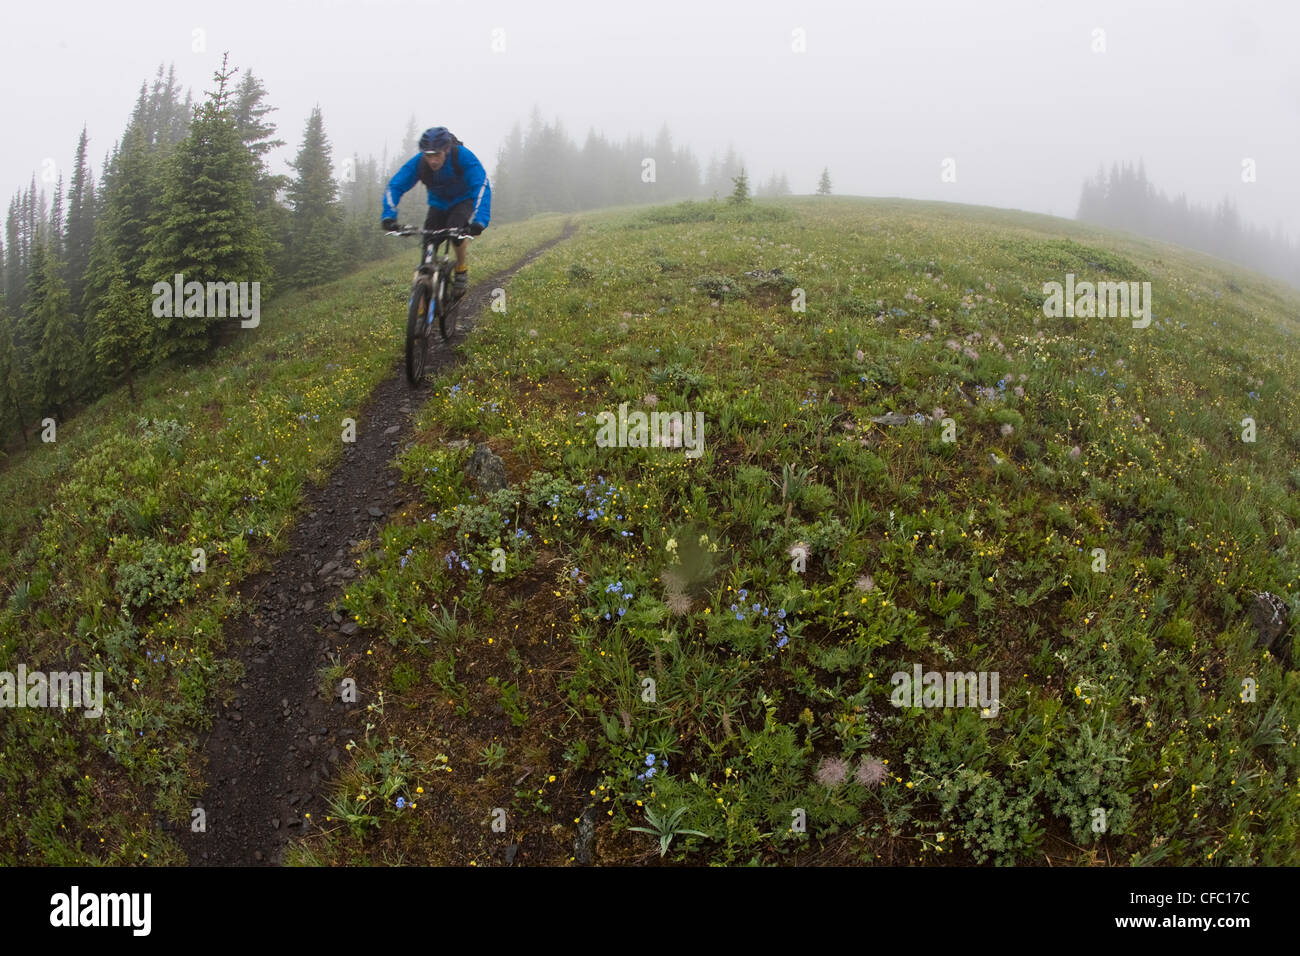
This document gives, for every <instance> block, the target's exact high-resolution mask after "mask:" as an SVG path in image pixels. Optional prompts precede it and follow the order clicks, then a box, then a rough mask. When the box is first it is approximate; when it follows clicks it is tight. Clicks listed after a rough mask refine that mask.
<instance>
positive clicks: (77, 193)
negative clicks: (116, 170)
mask: <svg viewBox="0 0 1300 956" xmlns="http://www.w3.org/2000/svg"><path fill="white" fill-rule="evenodd" d="M86 146H87V139H86V128H85V127H84V126H83V127H82V128H81V138H80V139H79V140H78V141H77V159H76V162H75V164H74V166H73V170H72V185H71V187H70V189H69V190H68V221H67V226H66V231H65V232H64V236H63V249H64V259H65V261H66V264H67V273H66V277H67V282H68V291H69V292H70V293H71V294H72V303H73V307H74V308H76V309H77V310H78V312H81V311H82V310H81V301H82V295H83V293H84V292H85V289H86V270H87V269H88V268H89V267H90V244H91V242H92V241H93V240H94V237H95V179H94V176H93V175H92V174H91V171H90V166H89V164H88V163H87V161H86ZM78 325H79V326H80V321H79V322H78ZM78 331H79V333H80V329H79V330H78Z"/></svg>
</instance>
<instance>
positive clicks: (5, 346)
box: [0, 302, 27, 442]
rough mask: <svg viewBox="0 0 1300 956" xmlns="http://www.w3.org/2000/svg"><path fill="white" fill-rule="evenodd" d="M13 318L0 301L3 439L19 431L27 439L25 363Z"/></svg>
mask: <svg viewBox="0 0 1300 956" xmlns="http://www.w3.org/2000/svg"><path fill="white" fill-rule="evenodd" d="M14 333H15V330H14V321H13V318H12V317H11V316H10V315H9V310H8V309H6V308H5V306H4V303H2V302H0V439H7V438H8V436H9V435H11V434H13V433H14V432H20V433H21V434H22V436H23V441H24V442H26V441H27V428H26V425H27V413H26V410H25V408H24V405H23V394H24V392H25V387H24V382H23V374H22V364H21V362H20V360H19V356H18V350H17V348H16V347H15V345H14Z"/></svg>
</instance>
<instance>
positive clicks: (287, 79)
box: [0, 0, 1300, 237]
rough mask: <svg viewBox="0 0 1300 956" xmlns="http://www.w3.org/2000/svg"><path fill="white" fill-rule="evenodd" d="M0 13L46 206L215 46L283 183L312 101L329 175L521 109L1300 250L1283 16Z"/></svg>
mask: <svg viewBox="0 0 1300 956" xmlns="http://www.w3.org/2000/svg"><path fill="white" fill-rule="evenodd" d="M3 17H4V29H3V31H0V55H2V56H3V62H4V67H3V96H2V98H0V102H2V103H3V105H2V106H0V114H2V116H3V131H4V132H3V138H4V144H5V145H4V149H3V152H2V154H0V189H2V191H3V194H4V198H5V200H6V201H7V199H8V197H9V196H10V195H11V194H12V193H13V192H14V191H16V190H18V189H20V188H22V187H24V186H26V185H27V184H28V182H29V181H30V177H31V176H32V174H33V173H36V174H37V182H38V186H39V185H45V186H46V188H47V190H48V189H49V188H50V186H52V183H51V184H45V183H42V182H41V173H42V171H43V170H46V169H51V168H55V169H57V170H58V171H60V172H62V173H63V175H64V182H65V186H66V183H67V180H68V174H69V170H70V167H71V163H72V158H73V152H74V149H75V147H76V141H77V136H78V134H79V132H80V129H81V127H82V125H83V123H84V124H86V125H87V127H88V130H89V135H90V155H91V157H92V159H93V165H94V171H95V175H96V177H97V178H98V177H99V176H100V175H101V174H102V166H103V157H104V156H105V154H106V153H107V152H108V151H109V150H110V149H111V147H112V145H113V141H114V139H115V138H116V137H117V136H119V135H120V133H121V130H122V129H123V127H124V125H125V123H126V120H127V118H128V115H129V113H130V110H131V107H132V105H133V103H134V101H135V98H136V95H137V93H138V90H139V87H140V83H141V81H142V80H145V79H146V78H149V79H151V78H152V77H153V74H154V72H155V70H156V69H157V67H158V65H159V64H160V63H163V64H172V63H174V64H175V67H176V70H177V74H178V77H179V79H180V81H181V82H182V83H183V84H184V85H185V86H187V87H189V88H191V89H192V90H193V92H194V94H195V98H196V100H198V99H200V98H201V96H202V92H203V91H204V90H205V89H208V88H210V87H211V86H212V83H211V77H212V73H213V71H214V70H215V69H216V68H217V67H218V66H219V65H220V63H221V56H222V52H223V51H229V53H230V57H231V62H232V64H233V65H236V66H239V67H241V68H244V69H251V70H252V71H253V72H254V73H255V74H256V75H257V76H258V77H259V78H260V79H261V80H262V81H263V83H264V84H265V86H266V88H267V90H268V93H269V101H270V102H271V104H272V105H274V106H276V107H277V112H275V113H274V114H272V116H271V118H272V119H273V120H274V121H275V122H276V123H277V124H278V126H279V135H280V137H281V138H283V139H284V140H285V141H286V144H287V145H286V146H285V147H283V148H281V149H279V150H278V151H277V152H276V153H275V154H274V160H275V161H274V164H273V165H274V166H275V168H276V170H277V171H286V170H287V167H286V165H285V164H286V163H287V161H288V160H289V159H290V158H291V157H292V156H293V153H294V151H295V149H296V147H297V143H298V141H299V139H300V138H301V135H302V131H303V126H304V124H305V122H306V119H307V115H308V112H309V111H310V109H311V108H312V106H313V105H314V104H319V105H320V106H321V108H322V111H323V114H324V119H325V130H326V133H327V134H328V136H329V138H330V140H331V142H332V143H333V145H334V155H335V157H336V158H337V157H339V156H343V155H348V154H351V153H353V152H357V153H359V154H361V155H363V156H365V155H367V154H373V155H374V156H376V157H378V156H380V155H381V154H382V152H383V150H384V149H385V147H387V149H388V156H389V160H390V164H391V165H392V167H393V169H394V170H395V169H396V166H397V161H396V157H397V156H398V153H399V152H400V150H399V144H400V143H401V141H402V138H403V134H404V132H405V129H406V125H407V121H408V119H409V118H410V117H411V116H412V115H414V116H415V120H416V123H417V125H418V126H419V127H420V128H424V127H427V126H434V125H445V126H448V127H450V128H451V129H452V131H453V132H455V133H456V135H457V136H459V137H460V139H461V140H463V141H464V142H465V144H466V145H467V146H469V147H470V148H471V149H472V150H473V151H474V152H475V153H476V154H478V155H479V156H480V157H482V158H483V160H484V162H485V164H486V165H487V166H488V169H489V172H491V170H492V167H493V165H494V163H495V159H496V156H497V150H498V148H499V146H500V145H501V143H502V141H503V140H504V138H505V136H506V134H507V133H508V132H509V130H510V127H511V126H512V125H513V124H514V123H515V122H516V121H520V122H524V123H525V124H526V122H527V118H528V114H529V112H530V111H531V109H532V108H533V106H537V107H538V108H539V109H540V111H541V113H542V115H543V117H544V118H546V119H547V120H551V119H558V120H560V121H561V122H562V123H563V125H564V128H565V130H566V131H567V132H568V133H569V134H570V135H571V136H573V137H574V138H575V139H576V140H577V141H578V143H579V144H580V143H581V142H582V139H583V137H584V136H585V135H586V132H587V130H588V129H589V128H592V127H594V128H596V129H597V130H599V131H601V132H603V133H605V134H606V135H607V136H609V137H610V138H612V139H616V140H618V139H622V138H623V137H624V136H625V135H627V134H636V133H643V134H645V135H646V136H647V137H653V135H654V133H655V131H656V130H657V129H658V127H659V126H660V125H662V124H663V123H667V124H668V126H669V128H670V130H671V132H672V134H673V138H674V141H675V142H676V143H677V144H679V145H686V146H688V147H689V148H690V149H691V150H692V151H693V152H694V153H695V155H696V156H697V157H698V158H699V159H700V161H701V163H702V164H706V163H707V162H708V159H709V156H710V153H711V152H714V151H716V152H718V153H719V154H720V153H721V152H722V151H724V150H725V149H726V148H727V147H728V145H733V146H734V147H735V148H736V150H737V151H738V152H739V153H740V154H741V155H742V156H743V157H744V160H745V164H746V167H747V169H748V171H749V174H750V178H751V181H754V182H757V181H760V180H762V179H765V178H766V177H767V176H768V175H770V174H771V173H774V172H778V173H779V172H785V173H786V174H787V176H788V178H789V183H790V186H791V188H792V190H793V191H794V192H795V193H810V192H812V191H813V190H814V189H815V187H816V184H817V177H818V175H819V174H820V172H821V169H822V168H823V167H828V168H829V170H830V174H831V179H832V182H833V184H834V192H835V193H837V194H841V195H844V194H855V195H870V196H906V197H914V198H921V199H943V200H951V201H954V202H963V203H977V204H983V205H991V206H1003V207H1012V208H1019V209H1026V210H1032V211H1038V212H1045V213H1051V214H1054V215H1060V216H1073V215H1074V214H1075V211H1076V209H1077V207H1078V203H1079V196H1080V188H1081V185H1082V182H1083V180H1084V178H1085V177H1087V176H1089V175H1091V174H1093V173H1095V172H1096V170H1097V167H1098V165H1099V164H1105V165H1106V166H1107V167H1109V166H1110V164H1111V163H1112V162H1122V161H1125V160H1130V161H1134V162H1136V161H1137V160H1139V159H1141V160H1144V161H1145V165H1146V172H1147V175H1148V177H1149V178H1150V180H1151V181H1152V182H1153V183H1154V185H1155V186H1156V187H1157V188H1158V189H1160V190H1162V191H1164V192H1166V193H1168V194H1170V195H1176V194H1178V193H1186V195H1187V197H1188V199H1189V200H1190V201H1191V202H1193V203H1197V202H1199V203H1205V204H1213V203H1217V202H1219V201H1220V200H1222V199H1224V198H1229V199H1231V200H1233V201H1234V202H1235V203H1236V204H1237V208H1238V211H1239V212H1240V214H1241V217H1242V219H1243V220H1244V221H1245V222H1247V223H1251V224H1255V225H1260V226H1264V227H1266V228H1268V229H1270V230H1271V229H1274V228H1276V227H1279V226H1280V227H1281V228H1282V229H1283V230H1285V232H1286V233H1287V234H1288V235H1290V236H1292V237H1295V236H1296V235H1297V234H1298V233H1300V230H1298V229H1297V226H1298V225H1300V183H1298V182H1297V178H1296V175H1295V173H1296V171H1297V170H1300V145H1298V143H1297V139H1298V137H1297V129H1300V126H1298V124H1297V119H1298V118H1300V117H1298V116H1297V113H1298V112H1300V58H1298V57H1297V56H1296V55H1295V52H1294V50H1293V49H1292V44H1293V43H1294V38H1295V37H1296V35H1297V33H1298V32H1300V31H1298V30H1297V27H1300V6H1297V5H1296V4H1294V3H1289V2H1283V0H1275V2H1256V3H1251V2H1237V3H1232V4H1224V3H1217V4H1215V3H1178V2H1164V3H1162V2H1152V0H1145V2H1131V0H1126V2H1088V3H1079V2H1061V3H1044V2H1042V0H1025V2H1012V0H984V2H980V3H969V2H965V0H950V2H905V3H898V2H890V3H876V2H870V3H862V2H855V3H812V2H805V3H798V4H790V3H775V2H755V0H746V2H743V3H730V4H722V3H711V4H699V3H675V2H661V3H655V4H646V5H625V6H614V5H611V4H609V3H603V2H569V3H562V4H536V3H526V2H477V0H476V2H466V0H450V2H440V3H421V2H414V0H388V2H366V3H360V2H356V0H352V2H337V0H334V2H311V3H306V2H302V3H297V2H272V0H263V2H256V3H254V2H249V0H231V2H226V3H220V4H215V3H206V4H195V3H177V2H172V0H167V2H144V3H132V4H131V5H130V6H129V7H125V6H119V5H114V4H102V3H94V4H91V3H82V2H73V3H70V4H66V5H59V6H57V7H53V6H50V5H44V4H32V3H27V4H23V5H21V6H17V5H13V4H11V5H8V6H7V8H6V10H5V13H4V15H3ZM196 31H201V32H196ZM798 31H802V32H798ZM1097 31H1104V33H1098V32H1097ZM801 44H802V45H803V46H804V49H803V50H802V52H800V51H799V49H798V48H799V46H800V45H801ZM494 46H495V47H496V48H495V49H494ZM1103 47H1104V49H1103ZM196 48H199V49H197V50H196ZM945 159H952V160H953V161H954V162H953V164H951V165H950V166H949V167H948V168H949V169H950V170H952V171H954V172H955V181H947V182H945V181H943V179H942V178H941V173H942V170H943V168H944V167H943V162H944V160H945ZM1246 159H1252V160H1254V163H1255V181H1254V182H1243V177H1242V164H1243V160H1246ZM49 160H53V163H52V164H51V163H50V162H48V161H49ZM948 178H949V179H952V178H953V176H952V175H950V176H949V177H948Z"/></svg>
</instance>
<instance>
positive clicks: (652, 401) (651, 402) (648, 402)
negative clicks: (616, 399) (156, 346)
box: [641, 392, 659, 408]
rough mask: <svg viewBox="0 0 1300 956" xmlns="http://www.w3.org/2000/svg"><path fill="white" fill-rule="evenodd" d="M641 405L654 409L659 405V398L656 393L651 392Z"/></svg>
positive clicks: (642, 400)
mask: <svg viewBox="0 0 1300 956" xmlns="http://www.w3.org/2000/svg"><path fill="white" fill-rule="evenodd" d="M641 403H642V404H643V405H645V406H646V407H648V408H654V407H655V406H656V405H658V404H659V396H658V395H656V394H655V393H654V392H650V393H648V394H647V395H646V396H645V397H644V398H642V399H641Z"/></svg>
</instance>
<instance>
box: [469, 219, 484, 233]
mask: <svg viewBox="0 0 1300 956" xmlns="http://www.w3.org/2000/svg"><path fill="white" fill-rule="evenodd" d="M465 231H466V232H468V233H469V234H470V235H471V236H477V235H478V234H479V233H481V232H482V231H483V226H482V225H480V224H479V223H477V222H471V223H470V224H469V228H468V229H466V230H465Z"/></svg>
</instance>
